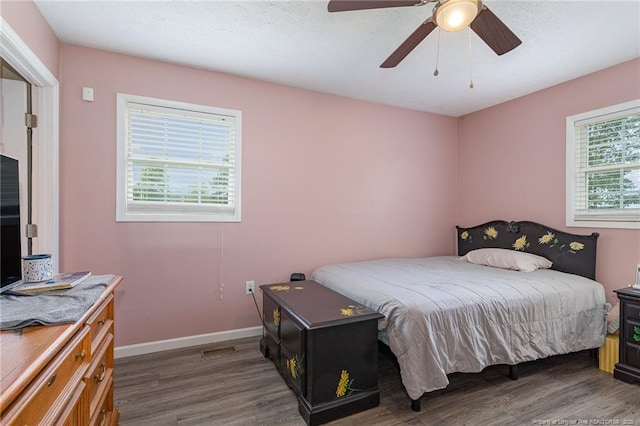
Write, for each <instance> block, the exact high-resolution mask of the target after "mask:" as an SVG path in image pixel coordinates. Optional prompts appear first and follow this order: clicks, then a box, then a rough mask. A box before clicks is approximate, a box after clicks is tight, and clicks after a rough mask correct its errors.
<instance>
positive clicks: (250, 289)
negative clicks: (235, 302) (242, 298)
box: [245, 280, 256, 294]
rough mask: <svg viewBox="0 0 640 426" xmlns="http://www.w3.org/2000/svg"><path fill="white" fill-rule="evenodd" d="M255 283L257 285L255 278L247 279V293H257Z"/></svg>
mask: <svg viewBox="0 0 640 426" xmlns="http://www.w3.org/2000/svg"><path fill="white" fill-rule="evenodd" d="M255 285H256V283H255V282H254V281H253V280H251V281H247V282H246V286H245V293H246V294H253V293H255Z"/></svg>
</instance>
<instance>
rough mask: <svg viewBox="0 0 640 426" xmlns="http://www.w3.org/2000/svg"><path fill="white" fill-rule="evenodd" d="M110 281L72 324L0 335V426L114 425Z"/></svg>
mask: <svg viewBox="0 0 640 426" xmlns="http://www.w3.org/2000/svg"><path fill="white" fill-rule="evenodd" d="M121 281H122V277H116V278H114V279H113V280H112V281H111V283H109V285H108V286H107V288H106V289H105V291H104V293H103V294H102V295H101V296H100V299H98V301H97V302H96V303H94V305H93V306H92V307H91V308H90V309H89V310H88V311H87V312H86V313H85V314H84V315H83V317H82V318H81V319H80V320H79V321H78V322H76V323H74V324H62V325H52V326H46V327H45V326H38V327H28V328H25V329H23V330H22V331H21V332H19V333H14V332H13V331H3V332H1V333H0V389H1V391H2V393H1V395H0V423H2V425H14V424H15V425H37V424H43V425H117V424H118V415H119V414H118V410H117V409H116V408H115V407H114V406H113V347H114V346H113V321H114V298H113V295H114V291H115V288H116V287H117V286H118V285H119V284H120V282H121Z"/></svg>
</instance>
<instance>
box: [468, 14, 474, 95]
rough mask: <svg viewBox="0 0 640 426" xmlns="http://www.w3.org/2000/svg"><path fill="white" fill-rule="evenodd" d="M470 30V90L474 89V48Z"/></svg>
mask: <svg viewBox="0 0 640 426" xmlns="http://www.w3.org/2000/svg"><path fill="white" fill-rule="evenodd" d="M467 28H468V29H469V89H473V46H472V45H471V27H467Z"/></svg>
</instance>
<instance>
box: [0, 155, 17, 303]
mask: <svg viewBox="0 0 640 426" xmlns="http://www.w3.org/2000/svg"><path fill="white" fill-rule="evenodd" d="M0 228H1V229H0V240H1V243H0V244H1V245H0V258H2V264H1V265H0V269H1V271H0V291H2V289H4V288H6V287H7V286H9V285H11V284H13V283H15V282H16V281H19V280H20V278H21V277H22V251H21V247H20V191H19V178H18V160H16V159H15V158H11V157H7V156H6V155H3V154H0Z"/></svg>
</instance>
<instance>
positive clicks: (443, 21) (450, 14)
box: [433, 0, 479, 32]
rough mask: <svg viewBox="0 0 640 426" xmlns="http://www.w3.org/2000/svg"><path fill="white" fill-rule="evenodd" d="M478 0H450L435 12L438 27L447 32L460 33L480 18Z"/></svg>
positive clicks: (434, 17)
mask: <svg viewBox="0 0 640 426" xmlns="http://www.w3.org/2000/svg"><path fill="white" fill-rule="evenodd" d="M478 6H479V5H478V0H448V1H446V2H444V3H442V4H440V5H439V6H437V7H436V9H435V10H434V12H433V15H434V16H433V19H434V20H435V21H436V23H437V24H438V27H440V28H442V29H443V30H445V31H450V32H454V31H460V30H461V29H463V28H465V27H467V26H469V24H471V22H473V20H474V19H476V16H478V11H479V10H478V9H479V7H478Z"/></svg>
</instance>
